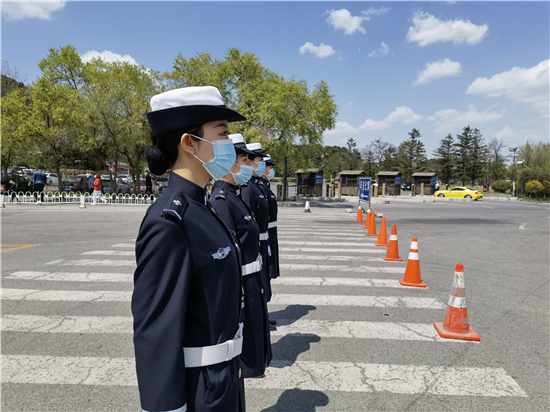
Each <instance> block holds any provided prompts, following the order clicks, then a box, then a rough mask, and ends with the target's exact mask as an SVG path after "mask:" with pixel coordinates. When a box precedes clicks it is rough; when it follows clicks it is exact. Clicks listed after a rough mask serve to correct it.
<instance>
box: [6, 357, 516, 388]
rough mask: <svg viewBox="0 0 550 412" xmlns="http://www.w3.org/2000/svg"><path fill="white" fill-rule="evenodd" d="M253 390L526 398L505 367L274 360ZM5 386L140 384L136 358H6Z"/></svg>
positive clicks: (253, 383) (250, 383)
mask: <svg viewBox="0 0 550 412" xmlns="http://www.w3.org/2000/svg"><path fill="white" fill-rule="evenodd" d="M265 374H266V376H265V378H264V379H247V380H246V381H245V385H246V388H250V389H252V388H253V389H295V388H298V389H302V390H318V391H340V392H365V393H369V392H390V393H397V394H409V395H414V394H430V395H440V396H487V397H500V396H517V397H527V394H526V393H525V392H524V391H523V390H522V389H521V388H520V386H519V385H518V384H517V383H516V382H515V381H514V379H513V378H512V377H511V376H509V375H507V374H506V372H505V371H504V369H502V368H475V367H448V366H425V365H390V364H372V363H351V362H309V361H296V362H292V361H289V360H279V361H277V360H275V361H272V362H271V365H270V367H269V368H267V370H266V373H265ZM2 378H3V382H4V383H19V384H42V385H93V386H123V387H124V386H136V385H137V380H136V373H135V360H134V358H108V357H59V356H58V357H56V356H33V355H3V356H2Z"/></svg>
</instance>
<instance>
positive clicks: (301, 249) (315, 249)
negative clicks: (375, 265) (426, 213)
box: [279, 246, 386, 254]
mask: <svg viewBox="0 0 550 412" xmlns="http://www.w3.org/2000/svg"><path fill="white" fill-rule="evenodd" d="M279 250H280V251H282V252H318V253H359V254H361V253H386V250H384V249H382V248H380V249H366V248H365V249H336V248H331V249H324V248H318V247H289V246H282V247H280V248H279Z"/></svg>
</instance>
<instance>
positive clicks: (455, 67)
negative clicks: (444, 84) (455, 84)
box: [413, 59, 462, 86]
mask: <svg viewBox="0 0 550 412" xmlns="http://www.w3.org/2000/svg"><path fill="white" fill-rule="evenodd" d="M460 73H462V67H461V66H460V62H453V61H451V60H449V59H445V60H438V61H436V62H433V63H427V64H426V68H425V69H424V70H423V71H421V72H419V73H418V79H417V80H416V81H415V82H413V85H414V86H418V85H421V84H424V83H429V82H431V81H434V80H438V79H441V78H442V77H457V76H458V75H459V74H460Z"/></svg>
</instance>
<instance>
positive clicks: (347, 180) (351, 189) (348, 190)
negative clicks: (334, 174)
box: [338, 170, 365, 196]
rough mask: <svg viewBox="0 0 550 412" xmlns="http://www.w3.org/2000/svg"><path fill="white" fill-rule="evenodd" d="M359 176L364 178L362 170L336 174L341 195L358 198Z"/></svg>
mask: <svg viewBox="0 0 550 412" xmlns="http://www.w3.org/2000/svg"><path fill="white" fill-rule="evenodd" d="M359 176H365V172H363V171H362V170H344V171H342V172H340V173H338V179H339V180H340V182H341V187H342V194H343V195H347V196H359Z"/></svg>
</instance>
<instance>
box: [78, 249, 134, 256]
mask: <svg viewBox="0 0 550 412" xmlns="http://www.w3.org/2000/svg"><path fill="white" fill-rule="evenodd" d="M81 255H102V256H134V255H135V252H134V251H130V250H90V251H88V252H84V253H81Z"/></svg>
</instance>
